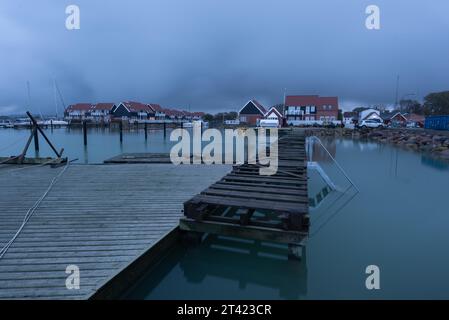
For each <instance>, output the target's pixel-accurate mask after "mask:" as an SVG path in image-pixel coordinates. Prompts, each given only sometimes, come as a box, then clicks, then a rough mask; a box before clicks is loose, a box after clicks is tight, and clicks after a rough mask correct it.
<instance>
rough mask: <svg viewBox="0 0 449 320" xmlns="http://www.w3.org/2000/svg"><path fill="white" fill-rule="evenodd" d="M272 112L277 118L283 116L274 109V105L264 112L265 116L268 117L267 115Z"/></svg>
mask: <svg viewBox="0 0 449 320" xmlns="http://www.w3.org/2000/svg"><path fill="white" fill-rule="evenodd" d="M273 112H274V113H276V114H277V116H278V117H279V118H282V117H283V116H282V113H280V112H279V110H278V109H276V108H275V107H271V108H270V110H268V112H267V113H266V114H265V117H268V115H270V114H271V113H273Z"/></svg>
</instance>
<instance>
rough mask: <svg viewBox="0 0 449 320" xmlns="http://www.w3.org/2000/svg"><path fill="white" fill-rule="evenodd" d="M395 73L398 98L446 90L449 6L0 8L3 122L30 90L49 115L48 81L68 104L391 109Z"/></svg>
mask: <svg viewBox="0 0 449 320" xmlns="http://www.w3.org/2000/svg"><path fill="white" fill-rule="evenodd" d="M70 4H76V5H78V6H79V8H80V11H81V17H80V18H81V21H80V22H81V28H80V30H70V31H69V30H67V29H66V27H65V20H66V17H67V15H66V13H65V9H66V7H67V6H68V5H70ZM370 4H375V5H378V6H379V8H380V14H381V16H380V18H381V20H380V21H381V29H380V30H368V29H367V28H366V27H365V19H366V17H367V15H366V14H365V9H366V7H367V6H368V5H370ZM398 74H399V75H400V87H399V96H400V97H401V96H403V95H407V94H416V95H417V96H418V97H420V98H422V97H423V96H425V95H426V94H427V93H429V92H433V91H442V90H449V1H447V0H432V1H421V0H394V1H391V0H370V1H365V0H327V1H325V0H307V1H304V0H142V1H139V0H127V1H122V0H120V1H119V0H117V1H106V0H71V1H63V0H58V1H55V0H28V1H22V0H0V115H1V114H5V113H17V112H23V111H25V110H26V109H27V105H28V102H27V100H28V99H27V85H26V83H27V81H29V82H30V87H31V90H30V93H31V110H34V112H37V110H38V107H40V108H41V110H42V111H43V112H54V111H53V110H54V109H55V107H54V106H55V103H54V95H53V84H52V83H53V79H54V78H56V80H57V82H58V84H59V87H60V89H61V92H62V95H63V97H64V100H65V102H66V104H70V103H75V102H119V101H123V100H137V101H141V102H146V103H150V102H153V103H160V104H161V105H163V106H166V107H173V108H183V109H188V108H189V105H190V108H191V110H192V111H194V110H202V111H211V112H218V111H223V110H229V111H231V110H237V109H238V108H240V107H241V106H242V105H243V104H244V103H245V102H246V101H247V100H249V99H251V98H256V99H258V100H259V101H260V102H262V103H263V104H264V105H267V106H270V105H273V104H275V103H281V102H282V100H283V94H284V88H286V89H287V94H319V95H336V96H338V97H339V98H340V105H341V107H343V109H349V108H353V107H355V106H359V105H367V104H378V103H383V104H392V103H394V101H395V87H396V77H397V75H398ZM410 97H411V96H410ZM59 105H60V108H61V109H62V104H61V103H60V104H59Z"/></svg>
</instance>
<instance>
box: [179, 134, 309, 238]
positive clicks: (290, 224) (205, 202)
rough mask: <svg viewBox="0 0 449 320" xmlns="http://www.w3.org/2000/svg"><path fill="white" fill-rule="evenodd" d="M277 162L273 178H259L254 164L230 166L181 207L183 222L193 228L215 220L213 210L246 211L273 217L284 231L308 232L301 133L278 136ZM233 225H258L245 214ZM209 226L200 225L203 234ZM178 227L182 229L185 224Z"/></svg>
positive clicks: (304, 160) (227, 218)
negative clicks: (221, 176) (225, 173)
mask: <svg viewBox="0 0 449 320" xmlns="http://www.w3.org/2000/svg"><path fill="white" fill-rule="evenodd" d="M278 158H279V159H281V160H279V163H278V171H277V172H276V173H275V174H273V175H261V174H260V172H259V170H260V168H261V165H257V164H256V165H254V164H248V163H245V164H242V165H237V166H233V170H232V172H230V173H229V174H227V175H226V176H224V177H223V178H222V179H221V180H220V181H218V182H216V183H215V184H213V185H211V186H210V187H209V188H207V189H205V190H203V191H202V192H201V193H200V194H198V195H196V196H195V197H193V198H192V199H190V200H189V201H187V202H186V203H184V215H185V216H186V218H187V219H186V220H185V221H189V223H190V222H191V223H192V224H195V221H196V222H198V223H203V221H207V220H208V219H209V221H211V220H214V221H216V220H217V219H218V218H217V216H216V215H214V214H213V213H212V212H213V211H214V210H216V209H217V207H218V208H222V209H223V210H225V209H226V208H234V209H247V210H249V212H254V211H265V212H272V213H274V214H275V215H276V216H277V217H278V218H279V219H280V220H281V221H282V227H283V229H285V230H289V231H301V232H304V231H308V228H309V225H308V208H309V199H308V192H307V165H306V152H305V135H304V132H303V131H296V130H292V131H284V132H283V133H282V134H281V136H280V137H279V139H278ZM223 210H222V211H223ZM230 219H231V218H229V217H226V219H225V221H226V222H232V220H230ZM218 220H221V221H223V219H218ZM233 221H234V223H236V224H240V225H243V224H244V225H251V224H253V225H254V223H257V224H258V225H260V222H259V221H256V219H253V215H252V214H251V215H249V214H247V215H246V217H244V218H241V217H240V216H236V217H235V218H234V220H233ZM211 225H213V223H212V224H204V223H203V224H202V226H201V228H202V230H203V231H205V230H204V228H206V227H210V226H211ZM278 225H279V223H278V222H275V223H274V224H273V227H274V228H275V227H277V226H278ZM180 226H181V229H182V228H183V227H186V224H185V223H184V224H181V225H180ZM211 229H212V228H211ZM218 229H220V228H218ZM218 229H214V231H211V232H215V231H217V230H218ZM222 229H223V228H222ZM228 229H229V228H228ZM220 230H221V229H220ZM236 230H240V229H239V228H237V229H236ZM194 231H199V230H194ZM252 232H253V231H252ZM262 233H263V232H262Z"/></svg>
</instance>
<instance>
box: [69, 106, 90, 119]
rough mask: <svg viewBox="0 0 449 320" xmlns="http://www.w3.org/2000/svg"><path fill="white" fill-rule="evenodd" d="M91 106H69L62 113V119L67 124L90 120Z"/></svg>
mask: <svg viewBox="0 0 449 320" xmlns="http://www.w3.org/2000/svg"><path fill="white" fill-rule="evenodd" d="M91 112H92V104H91V103H75V104H71V105H69V106H68V107H67V109H65V111H64V119H65V120H66V121H69V122H81V121H84V120H91V119H92V117H91Z"/></svg>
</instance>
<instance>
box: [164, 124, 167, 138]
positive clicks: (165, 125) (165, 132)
mask: <svg viewBox="0 0 449 320" xmlns="http://www.w3.org/2000/svg"><path fill="white" fill-rule="evenodd" d="M166 136H167V124H166V123H165V120H164V139H165V137H166Z"/></svg>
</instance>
